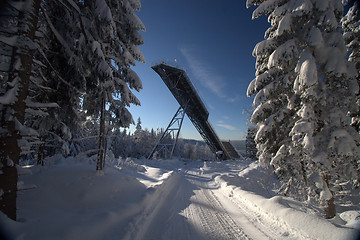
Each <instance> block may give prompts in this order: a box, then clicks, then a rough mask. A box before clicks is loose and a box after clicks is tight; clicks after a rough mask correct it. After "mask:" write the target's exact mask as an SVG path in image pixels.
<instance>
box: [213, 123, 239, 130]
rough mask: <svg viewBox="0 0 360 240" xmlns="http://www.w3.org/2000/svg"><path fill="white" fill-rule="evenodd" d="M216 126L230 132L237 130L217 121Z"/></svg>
mask: <svg viewBox="0 0 360 240" xmlns="http://www.w3.org/2000/svg"><path fill="white" fill-rule="evenodd" d="M216 126H218V127H222V128H225V129H227V130H230V131H236V130H238V129H237V128H236V127H234V126H232V125H230V124H225V123H223V122H222V121H219V122H218V123H216Z"/></svg>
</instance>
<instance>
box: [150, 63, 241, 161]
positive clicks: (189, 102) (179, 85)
mask: <svg viewBox="0 0 360 240" xmlns="http://www.w3.org/2000/svg"><path fill="white" fill-rule="evenodd" d="M152 69H153V70H154V71H155V72H156V73H158V74H159V75H160V77H161V78H162V80H163V81H164V83H165V84H166V86H167V87H168V88H169V90H170V91H171V93H172V94H173V95H174V97H175V99H176V100H177V101H178V103H179V104H180V108H182V109H184V112H185V113H186V115H187V116H188V117H189V119H190V120H191V122H192V123H193V125H194V126H195V128H196V129H197V131H198V132H199V133H200V135H201V136H202V138H203V139H204V141H205V142H206V143H207V144H208V146H209V148H210V149H211V151H212V152H213V153H215V154H216V153H218V152H219V151H221V152H223V159H231V158H237V156H233V155H232V154H231V155H230V154H229V152H228V150H227V149H226V148H225V147H224V145H223V143H222V142H221V141H220V139H219V137H218V136H217V134H216V132H215V130H214V128H213V127H212V125H211V124H210V122H209V120H208V117H209V112H208V110H207V109H206V107H205V105H204V103H203V101H202V100H201V98H200V96H199V94H198V93H197V91H196V89H195V87H194V86H193V84H192V83H191V81H190V79H189V78H188V76H187V74H186V72H185V71H184V70H182V69H179V68H176V67H172V66H169V65H167V64H164V63H161V64H158V65H155V66H153V67H152ZM176 140H177V139H176ZM174 144H175V145H176V142H175V143H174ZM175 145H174V147H175ZM156 147H157V146H155V148H156ZM152 154H153V152H152ZM149 158H151V155H150V156H149Z"/></svg>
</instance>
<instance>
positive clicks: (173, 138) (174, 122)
mask: <svg viewBox="0 0 360 240" xmlns="http://www.w3.org/2000/svg"><path fill="white" fill-rule="evenodd" d="M184 116H185V110H184V109H183V108H182V107H181V106H180V107H179V109H178V110H177V112H176V113H175V115H174V117H173V118H172V119H171V121H170V123H169V126H168V127H167V128H166V130H165V132H164V133H163V134H162V136H161V138H160V139H159V141H158V142H157V144H156V145H155V147H154V148H153V150H152V151H151V153H150V154H149V156H148V158H147V159H151V158H152V157H153V155H154V153H155V152H158V153H159V154H160V156H161V154H163V157H165V158H170V159H171V158H172V156H173V153H174V150H175V147H176V143H177V140H178V138H179V134H180V129H181V126H182V123H183V120H184Z"/></svg>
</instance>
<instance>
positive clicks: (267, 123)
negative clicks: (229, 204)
mask: <svg viewBox="0 0 360 240" xmlns="http://www.w3.org/2000/svg"><path fill="white" fill-rule="evenodd" d="M252 4H254V5H259V6H258V7H257V9H256V10H255V11H254V13H253V18H256V17H258V16H261V15H269V18H268V19H269V22H270V23H271V27H270V28H269V29H268V30H267V32H266V34H265V38H266V40H264V41H263V42H261V43H259V44H258V45H257V46H256V47H255V49H254V53H255V56H257V73H256V74H257V78H256V79H255V80H254V81H253V82H252V83H251V84H250V86H249V93H250V94H253V93H256V92H257V95H256V97H255V100H256V101H255V104H259V105H258V107H257V109H256V110H255V111H254V113H253V116H252V120H253V122H254V123H256V124H257V125H258V128H259V130H258V133H257V135H256V141H257V144H258V148H259V151H260V161H262V162H263V163H265V164H270V165H271V166H273V167H274V170H275V173H276V174H277V175H278V176H279V177H280V178H281V179H282V180H283V181H284V182H285V183H286V185H284V186H285V187H284V188H283V189H284V191H285V192H288V191H289V188H290V187H291V186H294V185H297V186H300V187H304V189H306V192H305V194H306V195H307V196H308V197H314V199H317V200H318V201H319V202H321V203H323V204H324V206H326V217H328V218H331V217H333V216H334V215H335V206H334V204H333V196H334V194H335V193H334V192H332V191H331V190H330V187H331V186H332V185H333V184H335V183H338V182H339V181H342V180H344V179H347V180H348V179H350V180H353V181H356V180H357V179H358V173H357V172H356V169H357V168H358V166H359V162H358V161H359V160H358V159H359V156H360V152H359V145H360V138H359V134H358V133H357V132H356V131H355V130H354V128H352V127H350V118H349V116H348V115H347V114H348V112H349V111H351V110H353V109H351V108H352V107H353V106H354V104H353V103H354V99H355V94H356V93H357V92H358V84H357V82H356V79H355V76H356V72H355V71H354V67H353V65H352V64H351V63H349V62H348V61H347V60H346V48H345V44H344V40H343V38H342V34H341V28H340V22H339V21H340V18H341V16H342V12H343V6H342V4H341V1H340V0H268V1H261V0H260V1H257V0H248V1H247V6H250V5H252ZM274 73H275V74H274ZM264 74H265V75H269V76H271V77H270V78H266V81H264V80H262V81H260V80H259V79H263V77H262V75H264ZM259 82H260V83H262V84H260V83H259ZM278 82H281V83H280V84H278ZM257 84H259V85H260V87H258V85H257ZM274 84H275V86H276V85H281V86H288V88H286V87H283V88H282V89H280V91H279V92H278V97H277V98H276V97H273V98H271V97H269V95H271V93H274V90H273V89H274V87H273V86H272V85H274ZM275 89H276V88H275ZM284 95H285V96H286V98H284V100H285V101H284V102H282V103H283V104H282V105H280V104H278V105H276V104H275V103H276V102H278V101H279V100H278V99H281V98H282V97H283V96H284ZM279 105H280V107H279ZM284 107H286V108H284ZM278 109H282V113H281V115H280V116H281V117H280V119H282V120H283V119H284V118H283V117H284V116H285V115H284V114H283V113H284V112H285V113H291V114H287V115H286V116H285V118H288V119H287V120H286V121H283V122H286V123H287V124H288V126H286V125H285V126H284V125H282V126H281V127H284V129H286V130H285V131H284V130H280V131H281V132H283V133H285V134H284V135H282V136H279V134H277V133H275V135H272V134H271V136H269V133H271V131H272V130H273V127H274V126H278V129H280V128H279V127H280V126H279V125H277V124H275V123H274V114H275V113H276V112H277V111H278ZM259 116H261V117H259ZM276 119H279V118H278V115H277V116H276ZM277 122H278V121H276V123H277ZM289 127H290V131H289ZM279 137H280V138H279ZM279 143H280V144H279ZM273 144H275V149H272V145H273ZM271 150H272V151H271ZM264 153H265V157H264Z"/></svg>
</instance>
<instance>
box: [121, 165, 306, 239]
mask: <svg viewBox="0 0 360 240" xmlns="http://www.w3.org/2000/svg"><path fill="white" fill-rule="evenodd" d="M213 177H214V176H212V175H211V174H208V175H207V174H203V172H202V171H194V170H192V171H190V170H188V171H185V170H184V171H180V172H178V173H175V174H173V175H172V176H171V177H170V178H169V179H168V180H167V181H166V182H165V183H164V184H163V186H160V188H159V189H157V191H156V192H155V193H154V194H153V195H152V196H151V198H153V199H154V201H152V200H150V199H148V201H149V203H150V204H149V205H148V206H147V207H146V209H145V211H143V212H142V214H141V215H140V216H139V217H138V218H137V219H136V220H135V221H134V222H133V223H132V224H131V227H130V228H129V231H128V233H127V236H126V238H125V239H139V240H140V239H301V238H299V236H298V237H294V236H293V235H291V234H289V233H288V231H286V229H283V228H282V227H279V226H275V225H273V224H271V223H269V222H266V221H265V219H262V218H261V216H258V215H257V214H256V213H255V212H252V211H250V210H249V209H247V208H246V207H242V206H241V205H239V204H240V203H237V202H235V199H232V197H231V196H226V193H225V192H223V191H222V189H221V188H219V186H217V184H216V183H215V182H214V181H213ZM155 199H156V200H155Z"/></svg>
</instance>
